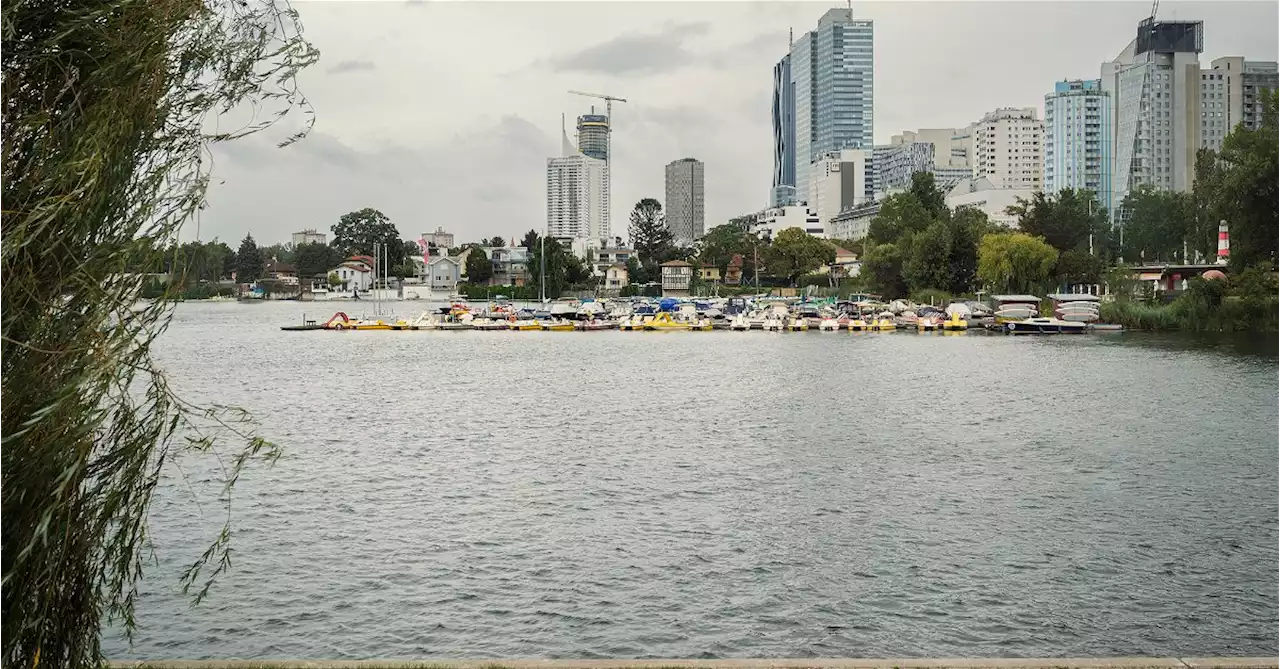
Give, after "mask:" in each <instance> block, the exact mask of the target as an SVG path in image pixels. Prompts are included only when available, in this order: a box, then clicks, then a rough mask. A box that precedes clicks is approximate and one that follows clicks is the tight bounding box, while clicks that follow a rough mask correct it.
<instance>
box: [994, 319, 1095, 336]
mask: <svg viewBox="0 0 1280 669" xmlns="http://www.w3.org/2000/svg"><path fill="white" fill-rule="evenodd" d="M1004 327H1005V329H1006V330H1008V331H1009V332H1010V333H1011V334H1083V333H1084V332H1086V331H1087V330H1088V326H1087V325H1086V324H1084V323H1074V322H1065V321H1064V322H1059V323H1026V322H1021V321H1014V322H1011V323H1005V324H1004Z"/></svg>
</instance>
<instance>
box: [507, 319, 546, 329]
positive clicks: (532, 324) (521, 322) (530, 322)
mask: <svg viewBox="0 0 1280 669" xmlns="http://www.w3.org/2000/svg"><path fill="white" fill-rule="evenodd" d="M507 329H509V330H516V331H518V332H528V331H533V330H541V329H542V324H541V323H539V322H538V321H536V320H534V319H532V318H521V319H517V320H515V321H512V322H511V326H510V327H509V328H507Z"/></svg>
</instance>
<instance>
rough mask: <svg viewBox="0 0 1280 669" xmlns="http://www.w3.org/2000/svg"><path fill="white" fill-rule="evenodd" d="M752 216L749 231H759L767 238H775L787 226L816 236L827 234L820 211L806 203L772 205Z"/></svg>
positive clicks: (758, 232)
mask: <svg viewBox="0 0 1280 669" xmlns="http://www.w3.org/2000/svg"><path fill="white" fill-rule="evenodd" d="M750 218H751V219H752V221H751V222H750V223H749V224H748V226H749V232H754V233H757V234H759V235H760V236H761V237H763V238H765V239H773V238H774V237H776V236H778V233H779V232H782V231H783V230H786V229H787V228H800V229H801V230H804V231H805V232H807V233H809V234H811V235H813V236H815V237H823V238H825V237H826V236H827V235H826V228H825V227H824V226H823V225H822V221H821V219H819V218H818V212H816V211H814V210H813V209H811V208H810V207H807V206H805V205H791V206H788V207H771V208H769V209H765V210H764V211H761V212H758V213H756V214H752V215H751V217H750Z"/></svg>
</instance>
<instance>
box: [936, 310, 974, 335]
mask: <svg viewBox="0 0 1280 669" xmlns="http://www.w3.org/2000/svg"><path fill="white" fill-rule="evenodd" d="M942 329H943V330H952V331H955V330H968V329H969V321H968V319H966V318H964V317H963V316H961V314H960V312H959V311H954V312H952V313H951V314H950V315H948V316H947V320H945V321H942Z"/></svg>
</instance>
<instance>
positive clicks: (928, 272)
mask: <svg viewBox="0 0 1280 669" xmlns="http://www.w3.org/2000/svg"><path fill="white" fill-rule="evenodd" d="M950 256H951V230H950V229H948V227H947V224H946V223H944V222H942V221H935V222H934V223H933V224H932V225H930V226H929V227H928V228H926V229H925V230H924V231H923V232H920V233H919V234H917V235H915V237H914V238H913V239H912V245H911V256H910V257H909V258H908V259H907V261H906V263H904V265H903V267H902V276H903V278H904V279H906V282H907V288H908V289H909V290H911V291H912V292H914V291H918V290H924V289H926V288H934V289H943V290H945V289H946V287H947V285H948V284H949V283H950V280H951V276H950V271H949V269H948V260H949V258H950Z"/></svg>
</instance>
